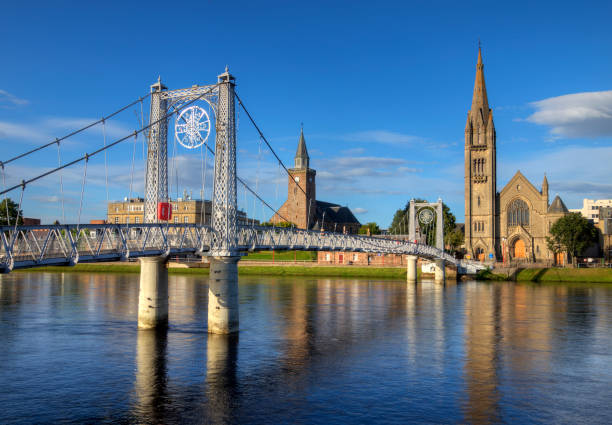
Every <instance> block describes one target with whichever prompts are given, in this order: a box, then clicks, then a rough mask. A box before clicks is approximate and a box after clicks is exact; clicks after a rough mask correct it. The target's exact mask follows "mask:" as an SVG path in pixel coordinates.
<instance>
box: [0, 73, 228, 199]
mask: <svg viewBox="0 0 612 425" xmlns="http://www.w3.org/2000/svg"><path fill="white" fill-rule="evenodd" d="M217 85H218V84H215V85H214V86H211V87H210V88H209V89H208V90H207V91H206V92H204V93H202V94H201V95H199V96H197V97H195V98H193V99H191V100H190V101H189V102H187V103H185V104H184V105H182V106H181V108H177V109H175V110H174V111H172V112H168V113H166V114H165V115H163V116H162V117H160V118H159V119H157V120H155V121H153V122H150V123H149V124H147V125H146V126H144V127H142V128H140V129H138V130H135V131H134V132H133V133H131V134H129V135H127V136H125V137H122V138H120V139H117V140H115V141H114V142H112V143H109V144H107V145H106V146H103V147H101V148H99V149H97V150H95V151H93V152H92V153H86V154H85V155H83V156H81V157H79V158H77V159H74V160H72V161H70V162H67V163H65V164H64V165H61V166H58V167H56V168H53V169H51V170H49V171H46V172H44V173H42V174H39V175H37V176H35V177H32V178H30V179H28V180H24V182H23V183H22V184H30V183H32V182H34V181H37V180H40V179H42V178H44V177H47V176H48V175H50V174H54V173H56V172H58V171H60V170H63V169H64V168H67V167H70V166H72V165H74V164H78V163H79V162H81V161H84V160H85V159H88V158H91V157H93V156H95V155H98V154H99V153H102V152H104V151H106V150H107V149H110V148H112V147H114V146H116V145H118V144H119V143H122V142H124V141H126V140H128V139H130V138H131V137H134V136H136V135H138V134H140V133H143V132H144V131H146V130H148V129H150V128H151V127H153V126H154V125H156V124H158V123H160V122H162V121H163V120H167V119H168V118H170V117H171V116H172V115H175V114H177V113H178V112H180V110H181V109H182V108H185V107H187V106H189V105H191V104H192V103H194V102H196V101H198V100H199V99H200V98H202V97H204V96H205V95H206V94H208V93H209V92H212V90H213V89H214V88H216V87H217ZM53 143H57V142H53ZM2 164H3V163H2V162H0V166H1V165H2ZM22 184H17V185H14V186H11V187H9V188H8V189H4V190H3V191H2V192H0V195H4V194H5V193H8V192H11V191H13V190H15V189H17V188H18V187H20V186H22Z"/></svg>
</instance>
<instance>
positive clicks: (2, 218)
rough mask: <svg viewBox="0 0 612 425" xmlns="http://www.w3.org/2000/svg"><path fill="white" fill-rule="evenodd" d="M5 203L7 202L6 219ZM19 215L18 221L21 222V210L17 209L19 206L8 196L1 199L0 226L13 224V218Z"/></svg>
mask: <svg viewBox="0 0 612 425" xmlns="http://www.w3.org/2000/svg"><path fill="white" fill-rule="evenodd" d="M7 204H8V220H7V215H6V212H7ZM18 216H19V223H18V224H23V211H21V210H19V206H18V205H17V204H16V203H15V202H13V201H12V200H11V199H10V198H6V199H3V200H2V202H0V226H7V225H9V224H10V225H15V220H16V219H17V217H18Z"/></svg>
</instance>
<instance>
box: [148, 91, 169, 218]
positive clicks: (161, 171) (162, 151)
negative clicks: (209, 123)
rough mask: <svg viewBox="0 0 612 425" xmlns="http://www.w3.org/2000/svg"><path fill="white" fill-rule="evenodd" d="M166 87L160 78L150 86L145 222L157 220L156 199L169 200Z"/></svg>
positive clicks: (157, 200)
mask: <svg viewBox="0 0 612 425" xmlns="http://www.w3.org/2000/svg"><path fill="white" fill-rule="evenodd" d="M164 90H166V86H164V85H163V84H162V83H161V79H158V80H157V83H155V84H153V85H152V86H151V115H150V118H149V119H150V123H151V124H152V126H151V128H150V129H149V141H148V145H147V165H146V170H145V214H144V221H145V223H155V222H157V204H158V202H167V201H168V120H167V119H162V118H163V117H164V116H165V115H166V113H167V110H168V108H167V103H168V102H167V100H166V99H165V98H164V97H163V93H164Z"/></svg>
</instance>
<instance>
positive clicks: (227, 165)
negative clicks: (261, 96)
mask: <svg viewBox="0 0 612 425" xmlns="http://www.w3.org/2000/svg"><path fill="white" fill-rule="evenodd" d="M218 78H219V80H218V82H219V97H218V103H217V120H216V129H215V133H216V138H215V176H214V187H213V208H212V223H211V224H212V227H213V230H214V240H213V246H212V249H211V255H212V256H216V257H227V256H233V255H237V251H236V246H237V232H236V116H235V114H236V111H235V97H234V88H235V78H234V77H233V76H232V75H231V74H230V73H229V71H228V69H227V68H226V69H225V72H224V73H223V74H221V75H219V77H218Z"/></svg>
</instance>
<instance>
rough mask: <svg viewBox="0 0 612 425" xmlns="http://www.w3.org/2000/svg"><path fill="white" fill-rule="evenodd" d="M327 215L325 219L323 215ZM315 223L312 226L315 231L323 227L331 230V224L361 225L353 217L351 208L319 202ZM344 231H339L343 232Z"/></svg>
mask: <svg viewBox="0 0 612 425" xmlns="http://www.w3.org/2000/svg"><path fill="white" fill-rule="evenodd" d="M324 213H325V217H323V214H324ZM314 219H315V223H314V225H313V226H312V229H313V230H320V229H321V227H322V226H323V227H324V228H326V229H328V230H329V229H330V227H329V225H330V224H336V223H337V224H361V223H360V222H359V220H357V218H356V217H355V216H354V215H353V212H352V211H351V210H350V208H349V207H343V206H341V205H338V204H332V203H331V202H323V201H317V209H316V212H315V218H314ZM341 230H342V229H337V231H341Z"/></svg>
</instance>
